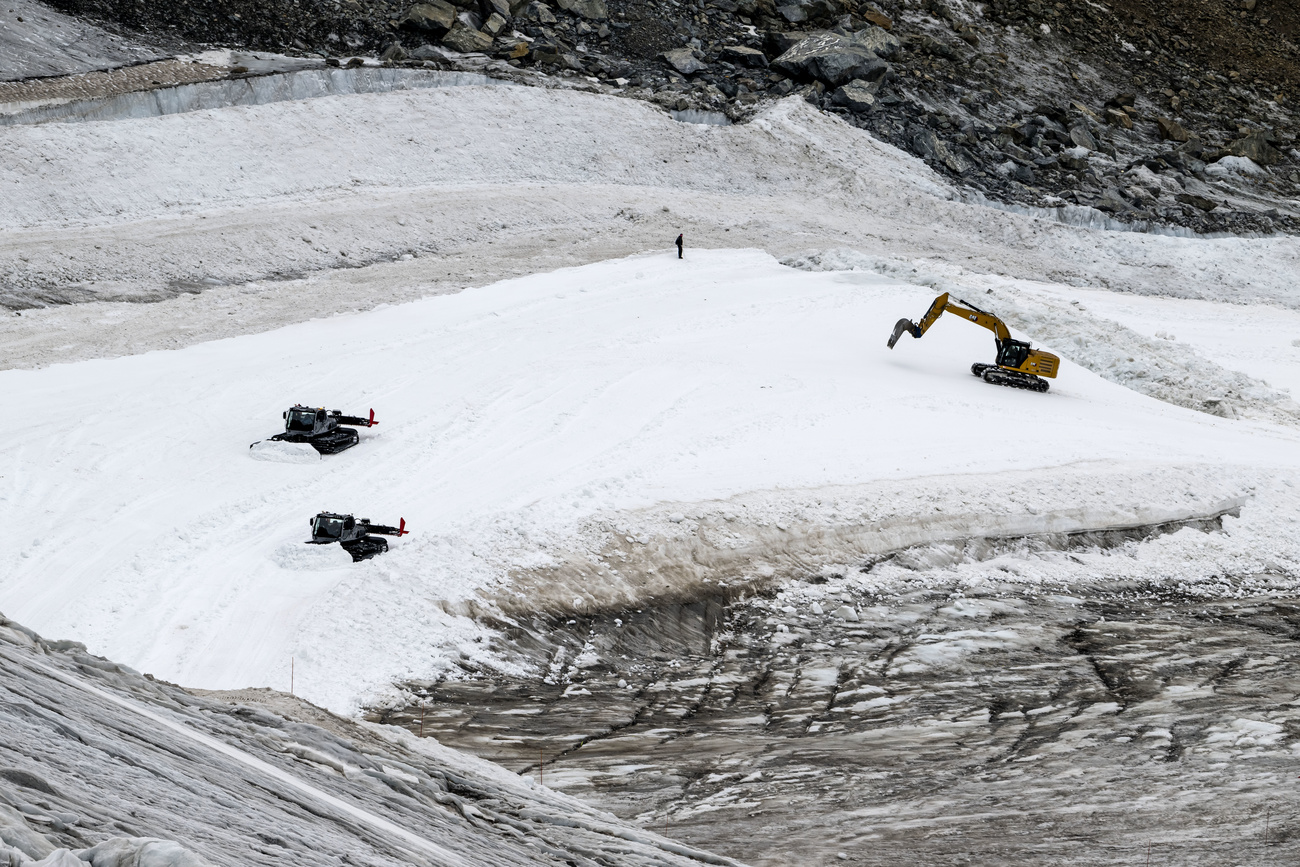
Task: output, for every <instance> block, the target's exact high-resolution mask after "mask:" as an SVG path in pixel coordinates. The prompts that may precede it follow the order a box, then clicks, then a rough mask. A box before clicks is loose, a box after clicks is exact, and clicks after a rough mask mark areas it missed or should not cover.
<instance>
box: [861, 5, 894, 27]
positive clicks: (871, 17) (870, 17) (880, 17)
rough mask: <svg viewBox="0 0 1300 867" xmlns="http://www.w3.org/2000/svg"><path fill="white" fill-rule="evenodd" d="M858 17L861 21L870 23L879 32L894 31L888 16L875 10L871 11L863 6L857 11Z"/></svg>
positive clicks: (868, 7)
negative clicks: (879, 30)
mask: <svg viewBox="0 0 1300 867" xmlns="http://www.w3.org/2000/svg"><path fill="white" fill-rule="evenodd" d="M858 15H860V16H861V17H862V20H864V21H870V22H871V23H872V24H874V25H876V26H877V27H879V28H880V29H881V30H893V29H894V22H893V20H892V19H891V18H890V17H889V16H888V15H886V14H885V13H883V12H881V11H879V10H877V9H872V8H871V7H870V6H863V7H862V8H861V9H859V10H858Z"/></svg>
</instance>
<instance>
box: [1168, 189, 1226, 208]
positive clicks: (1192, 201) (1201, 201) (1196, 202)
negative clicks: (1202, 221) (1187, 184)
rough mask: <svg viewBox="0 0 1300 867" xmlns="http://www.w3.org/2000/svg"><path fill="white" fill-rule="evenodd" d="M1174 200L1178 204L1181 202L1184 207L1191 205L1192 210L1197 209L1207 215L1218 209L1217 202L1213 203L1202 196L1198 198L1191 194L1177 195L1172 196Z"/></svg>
mask: <svg viewBox="0 0 1300 867" xmlns="http://www.w3.org/2000/svg"><path fill="white" fill-rule="evenodd" d="M1174 198H1175V199H1176V200H1178V201H1179V202H1182V203H1183V204H1184V205H1191V206H1192V207H1193V208H1199V209H1200V210H1202V211H1206V212H1207V213H1208V212H1209V211H1213V210H1214V209H1215V208H1217V207H1219V205H1218V203H1217V202H1213V201H1211V200H1209V199H1207V198H1205V197H1204V196H1198V195H1195V194H1193V193H1179V194H1178V195H1176V196H1174Z"/></svg>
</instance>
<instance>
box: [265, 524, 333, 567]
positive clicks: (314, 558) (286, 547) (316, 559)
mask: <svg viewBox="0 0 1300 867" xmlns="http://www.w3.org/2000/svg"><path fill="white" fill-rule="evenodd" d="M304 535H306V534H305V533H304ZM271 560H272V561H273V562H274V563H275V565H277V566H279V567H280V568H281V569H287V570H289V571H291V572H323V571H326V570H330V569H339V568H343V567H346V566H348V565H349V564H351V563H352V557H351V555H350V554H348V552H347V551H344V550H343V549H342V548H340V547H339V546H338V545H309V544H307V543H306V542H301V541H300V542H286V543H285V544H283V545H281V546H279V547H278V548H276V549H275V552H274V553H273V554H272V555H271Z"/></svg>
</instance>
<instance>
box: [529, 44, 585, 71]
mask: <svg viewBox="0 0 1300 867" xmlns="http://www.w3.org/2000/svg"><path fill="white" fill-rule="evenodd" d="M533 59H534V60H536V61H537V62H538V63H541V64H543V65H546V66H559V67H561V68H563V69H572V70H575V71H580V70H581V69H582V64H581V63H580V62H579V61H578V58H577V57H575V56H574V55H572V54H569V53H567V52H564V51H560V50H559V49H558V48H556V47H554V46H551V45H545V46H542V47H540V48H538V47H534V49H533Z"/></svg>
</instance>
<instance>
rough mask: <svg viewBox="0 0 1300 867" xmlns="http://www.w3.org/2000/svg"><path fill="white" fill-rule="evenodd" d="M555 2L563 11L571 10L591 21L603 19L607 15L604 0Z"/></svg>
mask: <svg viewBox="0 0 1300 867" xmlns="http://www.w3.org/2000/svg"><path fill="white" fill-rule="evenodd" d="M556 3H557V5H558V6H559V7H560V8H561V9H563V10H564V11H565V12H572V13H573V14H574V15H578V16H580V17H582V18H590V19H591V20H593V21H604V20H605V19H606V18H608V17H609V10H608V9H606V8H605V0H556Z"/></svg>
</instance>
